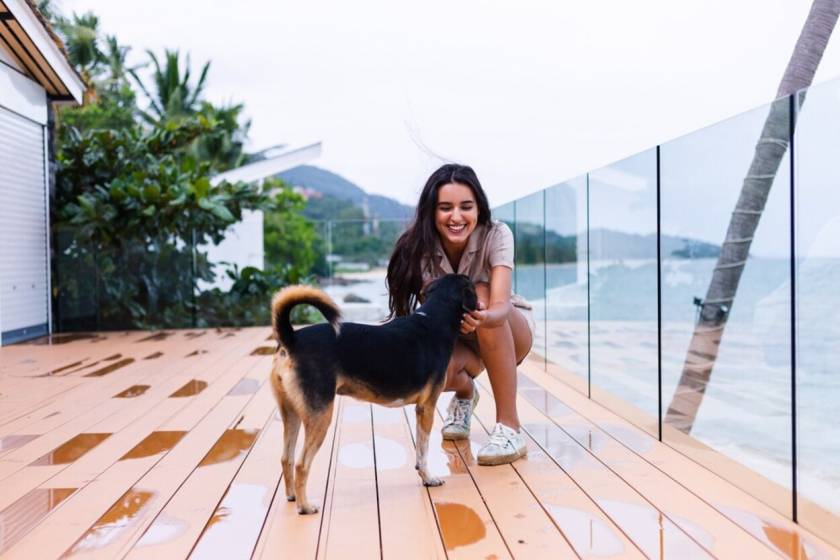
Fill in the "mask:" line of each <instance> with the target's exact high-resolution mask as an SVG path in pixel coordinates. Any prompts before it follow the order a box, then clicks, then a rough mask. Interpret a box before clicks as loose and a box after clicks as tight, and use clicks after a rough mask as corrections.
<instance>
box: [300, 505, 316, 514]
mask: <svg viewBox="0 0 840 560" xmlns="http://www.w3.org/2000/svg"><path fill="white" fill-rule="evenodd" d="M318 511H319V509H318V506H298V513H299V514H301V515H311V514H313V513H318Z"/></svg>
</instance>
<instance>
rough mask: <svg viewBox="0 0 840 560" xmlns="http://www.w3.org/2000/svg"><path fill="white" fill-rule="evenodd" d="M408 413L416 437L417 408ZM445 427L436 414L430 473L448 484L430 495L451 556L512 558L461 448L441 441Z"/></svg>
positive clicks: (430, 438) (430, 445)
mask: <svg viewBox="0 0 840 560" xmlns="http://www.w3.org/2000/svg"><path fill="white" fill-rule="evenodd" d="M404 410H405V413H406V419H407V420H408V423H409V425H410V426H411V433H412V434H416V430H415V425H416V420H417V419H416V415H415V414H414V410H413V407H407V408H406V409H404ZM442 427H443V422H442V421H441V419H440V418H439V417H438V416H437V415H436V416H435V422H434V425H433V426H432V432H431V434H430V437H429V470H430V472H431V473H432V475H433V476H438V477H442V478H444V481H445V484H444V485H443V486H437V487H434V488H429V495H430V497H431V499H432V504H433V506H434V509H435V516H436V517H437V521H438V527H440V533H441V538H442V539H443V546H444V549H445V550H446V554H447V556H448V557H449V558H488V557H495V558H499V559H501V558H512V555H511V553H510V550H509V549H508V547H507V545H506V544H505V541H504V539H503V538H502V535H501V533H500V532H499V528H498V527H497V526H496V523H495V522H494V521H493V516H492V515H491V513H490V512H489V511H488V509H487V507H486V505H485V503H484V499H483V497H482V496H481V493H480V492H479V491H478V488H476V485H475V482H473V479H472V477H471V476H470V472H469V469H468V468H467V466H466V465H465V464H464V461H463V460H462V459H461V455H460V453H458V449H457V448H456V447H455V445H454V444H453V443H452V442H450V441H443V439H442V438H441V435H440V430H441V428H442Z"/></svg>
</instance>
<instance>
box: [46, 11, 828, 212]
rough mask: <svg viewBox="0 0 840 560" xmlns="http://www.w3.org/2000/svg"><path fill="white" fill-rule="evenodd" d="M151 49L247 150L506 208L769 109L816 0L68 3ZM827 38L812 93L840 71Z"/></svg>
mask: <svg viewBox="0 0 840 560" xmlns="http://www.w3.org/2000/svg"><path fill="white" fill-rule="evenodd" d="M58 5H59V7H61V8H62V9H63V11H64V12H65V13H68V14H69V13H70V12H73V11H86V10H93V11H94V12H95V13H96V14H97V15H99V16H100V20H101V27H102V29H103V30H104V31H105V32H107V33H113V34H116V35H117V36H118V38H119V39H120V41H121V42H122V43H123V44H127V45H130V46H131V47H132V48H133V49H134V51H133V54H134V57H136V59H137V60H139V59H141V58H144V54H143V51H144V49H147V48H149V49H152V50H154V51H156V52H161V51H162V49H163V48H164V47H170V48H174V47H179V48H180V49H181V50H182V51H183V52H186V51H189V52H190V54H191V56H192V60H193V65H194V66H195V67H196V69H197V67H198V64H199V63H203V62H204V61H206V60H211V61H212V65H211V69H210V75H209V85H208V88H207V95H208V97H209V99H211V100H212V101H216V102H223V101H236V102H243V103H245V106H246V111H247V115H248V116H249V117H250V118H251V119H252V121H253V125H252V127H251V134H250V144H249V146H248V148H249V149H250V150H259V149H262V148H265V147H268V146H270V145H273V144H278V143H290V144H300V143H305V142H311V141H315V140H321V141H323V155H322V156H321V158H319V159H318V160H317V161H315V162H313V163H314V164H315V165H318V166H321V167H324V168H326V169H329V170H331V171H334V172H336V173H339V174H341V175H343V176H345V177H347V178H348V179H350V180H351V181H353V182H355V183H357V184H358V185H360V186H361V187H362V188H364V189H366V190H368V191H369V192H374V193H380V194H385V195H388V196H392V197H394V198H397V199H399V200H401V201H402V202H405V203H408V204H414V203H415V202H416V198H417V195H418V194H419V191H420V188H421V187H422V184H423V182H424V181H425V179H426V177H427V176H428V174H429V173H430V172H431V171H432V170H434V169H435V168H436V167H437V166H438V165H440V163H442V160H441V159H438V158H445V159H448V160H453V161H458V162H463V163H468V164H470V165H472V166H473V167H474V168H475V169H476V171H477V172H478V174H479V177H480V179H481V180H482V183H483V184H484V186H485V188H486V190H487V191H488V195H489V197H490V202H491V204H492V205H493V206H497V205H499V204H502V203H504V202H507V201H509V200H512V199H514V198H518V197H520V196H522V195H524V194H527V193H530V192H533V191H535V190H538V189H540V188H543V187H546V186H549V185H552V184H555V183H558V182H560V181H562V180H565V179H568V178H571V177H574V176H576V175H578V174H580V173H582V172H585V171H587V170H589V169H594V168H597V167H599V166H601V165H604V164H607V163H610V162H612V161H615V160H617V159H620V158H622V157H624V156H627V155H630V154H633V153H635V152H638V151H640V150H643V149H645V148H649V147H651V146H653V145H655V144H656V143H659V142H664V141H667V140H669V139H671V138H674V137H677V136H680V135H683V134H685V133H688V132H690V131H692V130H696V129H698V128H701V127H703V126H706V125H709V124H712V123H714V122H716V121H719V120H722V119H724V118H727V117H730V116H732V115H735V114H737V113H739V112H742V111H745V110H747V109H750V108H752V107H755V106H757V105H760V104H763V103H766V102H768V101H770V100H771V98H772V97H773V95H774V94H775V92H776V89H777V87H778V84H779V82H780V80H781V76H782V73H783V72H784V68H785V65H786V64H787V61H788V59H789V56H790V53H791V51H792V49H793V45H794V43H795V41H796V38H797V37H798V35H799V31H800V30H801V26H802V23H803V22H804V20H805V17H806V14H807V12H808V8H809V7H810V1H809V0H738V1H734V2H733V1H732V0H726V1H724V0H702V1H701V0H684V1H680V2H674V1H673V0H657V1H653V0H639V1H636V2H627V1H626V0H602V1H595V2H593V1H592V0H588V1H586V0H564V1H562V2H557V1H552V2H548V1H546V2H539V3H538V2H533V1H523V2H516V3H514V2H501V1H489V0H460V1H457V2H452V1H451V0H450V1H441V0H424V1H423V2H411V3H406V2H394V1H393V0H390V1H388V0H355V1H353V2H347V1H346V0H345V1H329V2H327V1H313V0H308V1H291V0H281V1H279V2H278V1H268V0H261V1H243V2H237V3H231V2H220V1H217V0H202V1H198V0H167V1H162V0H146V1H144V2H142V3H135V2H115V1H114V0H59V1H58ZM838 41H840V39H838V38H837V37H836V34H835V37H834V38H833V39H832V41H831V43H829V46H828V49H827V52H826V56H825V58H824V59H823V62H822V65H821V67H820V70H819V72H818V73H817V77H816V81H817V82H819V81H825V80H829V79H831V78H833V77H836V76H838V75H840V52H838V50H840V47H838V45H837V43H838Z"/></svg>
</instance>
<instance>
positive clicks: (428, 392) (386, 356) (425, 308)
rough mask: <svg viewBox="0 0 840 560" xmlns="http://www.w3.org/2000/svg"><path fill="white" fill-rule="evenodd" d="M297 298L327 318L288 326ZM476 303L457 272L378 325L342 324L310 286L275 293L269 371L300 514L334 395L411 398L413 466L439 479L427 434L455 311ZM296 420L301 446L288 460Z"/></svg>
mask: <svg viewBox="0 0 840 560" xmlns="http://www.w3.org/2000/svg"><path fill="white" fill-rule="evenodd" d="M301 304H309V305H312V306H314V307H315V308H317V309H318V310H319V311H320V312H321V314H322V315H323V316H324V318H325V319H326V320H327V323H326V324H323V323H322V324H318V325H312V326H309V327H305V328H302V329H299V330H297V331H296V330H294V329H292V326H291V322H290V314H291V311H292V308H293V307H295V306H296V305H301ZM477 304H478V302H477V298H476V292H475V287H474V285H473V283H472V281H471V280H470V279H469V278H468V277H467V276H464V275H457V274H449V275H447V276H444V277H441V278H439V279H438V280H436V281H434V282H432V283H431V284H429V285H428V286H427V287H426V289H425V290H424V292H423V304H422V305H421V306H420V307H419V308H418V309H417V310H416V311H415V312H414V313H413V314H412V315H409V316H407V317H399V318H396V319H394V320H392V321H390V322H388V323H385V324H382V325H363V324H358V323H343V322H342V321H341V314H340V311H339V309H338V307H337V306H336V305H335V303H333V301H332V300H331V299H330V298H329V296H328V295H327V294H325V293H324V292H322V291H321V290H318V289H316V288H313V287H311V286H290V287H287V288H284V289H283V290H281V291H279V292H277V294H275V296H274V298H273V299H272V302H271V315H272V324H273V327H274V335H275V337H276V339H277V341H278V346H277V350H276V351H275V353H274V359H273V360H274V361H273V365H272V371H271V376H270V377H271V385H272V389H273V392H274V396H275V398H276V399H277V406H278V408H279V410H280V415H281V416H282V418H283V439H284V442H283V456H282V463H283V479H284V481H285V485H286V499H287V500H289V501H295V500H296V501H297V510H298V513H300V514H310V513H317V512H318V507H317V506H315V505H313V504H312V503H310V502H309V500H308V499H307V496H306V480H307V478H308V476H309V468H310V466H311V465H312V459H313V458H314V456H315V454H316V453H317V451H318V449H319V448H320V447H321V444H322V443H323V442H324V438H325V437H326V434H327V429H328V428H329V425H330V421H331V420H332V414H333V403H334V401H335V395H337V394H338V395H349V396H352V397H354V398H356V399H359V400H363V401H367V402H372V403H376V404H380V405H384V406H389V407H401V406H404V405H408V404H414V405H415V412H416V414H417V441H416V456H417V462H416V465H415V467H416V469H417V472H418V473H419V474H420V478H421V479H422V481H423V484H424V485H426V486H440V485H441V484H443V481H442V480H440V479H439V478H436V477H433V476H432V475H431V473H430V472H429V469H428V464H427V456H428V448H429V432H430V431H431V429H432V423H433V420H434V413H435V404H436V403H437V400H438V397H439V396H440V393H441V391H442V390H443V386H444V383H445V381H446V368H447V365H448V363H449V359H450V357H451V355H452V349H453V347H454V345H455V340H456V338H457V337H458V333H459V330H460V322H461V317H462V315H463V313H464V312H465V311H472V310H474V309H476V306H477ZM301 423H303V426H304V444H303V451H302V453H301V455H300V457H299V458H298V460H297V463H296V464H294V465H293V460H294V452H295V446H296V444H297V437H298V432H299V431H300V426H301ZM293 466H294V468H293Z"/></svg>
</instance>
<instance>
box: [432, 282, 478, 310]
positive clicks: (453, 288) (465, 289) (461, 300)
mask: <svg viewBox="0 0 840 560" xmlns="http://www.w3.org/2000/svg"><path fill="white" fill-rule="evenodd" d="M423 293H424V299H427V300H428V299H431V298H435V299H437V298H440V299H441V300H442V301H445V302H447V303H451V304H453V305H455V304H457V305H458V307H459V308H460V309H461V311H463V312H469V311H473V310H475V309H476V308H477V307H478V297H477V296H476V294H475V284H473V282H472V280H470V278H469V276H465V275H463V274H447V275H446V276H442V277H440V278H438V279H437V280H435V281H434V282H432V283H430V284H429V285H428V286H426V289H425V290H424V291H423Z"/></svg>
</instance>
